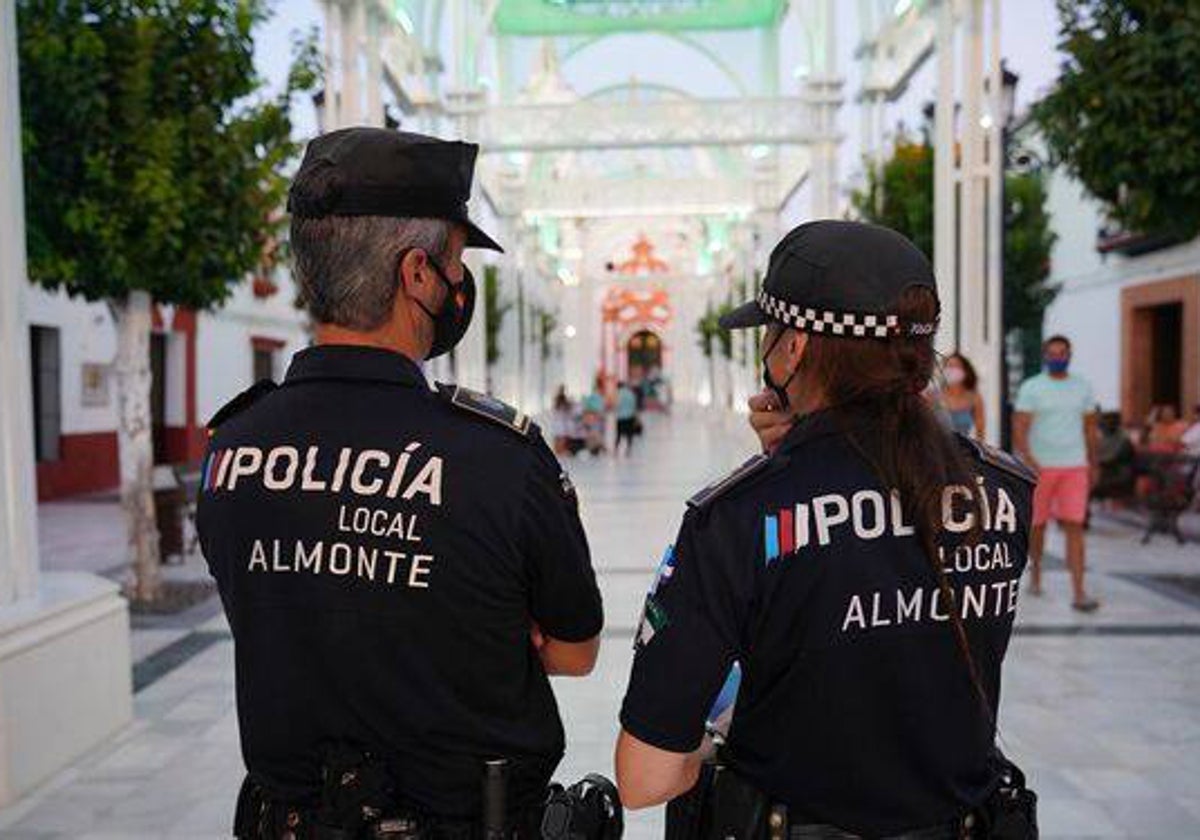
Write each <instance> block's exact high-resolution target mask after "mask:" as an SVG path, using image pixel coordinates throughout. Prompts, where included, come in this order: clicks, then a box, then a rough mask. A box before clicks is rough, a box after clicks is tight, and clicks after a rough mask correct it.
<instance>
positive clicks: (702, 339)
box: [696, 303, 720, 359]
mask: <svg viewBox="0 0 1200 840" xmlns="http://www.w3.org/2000/svg"><path fill="white" fill-rule="evenodd" d="M718 332H720V328H719V327H718V326H717V314H716V313H715V312H714V311H713V307H712V304H711V303H710V304H709V305H708V306H707V307H706V308H705V310H704V314H703V315H701V316H700V318H699V319H698V320H697V321H696V346H697V347H699V348H700V352H701V353H703V354H704V358H706V359H711V358H712V354H713V342H714V341H715V340H716V337H717V333H718Z"/></svg>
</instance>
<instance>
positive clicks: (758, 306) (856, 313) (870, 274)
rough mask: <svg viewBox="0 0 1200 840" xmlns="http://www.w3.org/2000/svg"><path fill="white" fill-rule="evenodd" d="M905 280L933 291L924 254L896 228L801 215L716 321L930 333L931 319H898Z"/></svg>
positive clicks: (875, 333)
mask: <svg viewBox="0 0 1200 840" xmlns="http://www.w3.org/2000/svg"><path fill="white" fill-rule="evenodd" d="M910 286H923V287H926V288H928V289H930V290H931V291H932V292H933V293H934V295H935V296H936V295H937V282H936V281H935V280H934V276H933V268H932V267H931V266H930V265H929V260H927V259H926V258H925V255H924V254H922V253H921V251H920V250H919V249H918V248H917V247H916V246H915V245H913V244H912V243H911V242H909V241H908V240H907V239H906V238H904V237H903V236H901V235H900V234H899V233H897V232H896V231H894V230H891V229H889V228H885V227H880V226H878V225H869V224H864V223H862V222H845V221H836V220H822V221H816V222H807V223H805V224H802V225H800V226H799V227H797V228H795V229H794V230H792V231H790V232H789V233H788V234H787V235H786V236H784V237H783V239H782V240H780V242H779V244H778V245H776V246H775V250H773V251H772V252H771V260H770V263H769V264H768V266H767V276H766V279H765V280H764V281H763V287H762V291H761V292H760V293H759V295H758V297H757V298H756V299H755V300H752V301H749V302H748V303H745V304H743V305H742V306H739V307H738V308H737V309H735V310H733V311H732V312H730V313H729V314H727V315H725V316H724V317H722V318H721V320H720V325H721V326H722V327H724V328H725V329H727V330H736V329H745V328H746V327H758V326H762V325H763V324H768V323H771V322H772V321H778V322H780V323H783V324H787V325H788V326H791V327H795V328H796V329H798V330H803V331H805V332H814V333H822V334H825V335H838V336H846V337H850V338H892V337H895V336H900V335H904V336H913V335H932V334H933V333H934V332H935V331H936V330H937V324H936V323H909V324H902V323H901V322H900V318H899V317H898V316H897V315H896V314H895V312H893V311H890V307H892V306H894V305H895V303H896V302H897V301H898V300H899V298H900V295H901V294H902V293H903V292H904V291H905V290H906V289H908V288H909V287H910Z"/></svg>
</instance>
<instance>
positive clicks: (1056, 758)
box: [0, 416, 1200, 840]
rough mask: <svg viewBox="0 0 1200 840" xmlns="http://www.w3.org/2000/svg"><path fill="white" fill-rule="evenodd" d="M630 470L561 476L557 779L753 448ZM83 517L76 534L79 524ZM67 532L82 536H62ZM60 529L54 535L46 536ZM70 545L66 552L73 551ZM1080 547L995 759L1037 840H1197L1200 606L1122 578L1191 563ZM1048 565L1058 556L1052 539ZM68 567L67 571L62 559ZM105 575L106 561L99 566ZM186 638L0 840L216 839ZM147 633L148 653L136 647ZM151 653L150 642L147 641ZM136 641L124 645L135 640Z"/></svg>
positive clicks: (63, 517)
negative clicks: (103, 734)
mask: <svg viewBox="0 0 1200 840" xmlns="http://www.w3.org/2000/svg"><path fill="white" fill-rule="evenodd" d="M638 443H639V447H638V450H637V451H635V452H634V455H633V457H632V458H630V459H620V460H613V459H609V458H606V459H601V460H591V459H588V458H583V459H576V460H575V461H574V462H571V463H570V464H569V468H570V469H571V472H572V475H573V477H574V479H575V482H576V484H577V485H578V487H579V489H580V496H581V499H582V503H583V513H584V518H585V521H586V525H587V526H588V532H589V534H590V535H591V539H592V547H593V555H594V559H595V563H596V567H597V570H598V573H599V579H600V583H601V587H602V589H603V591H604V596H605V607H606V612H607V620H608V627H607V629H606V631H605V639H604V645H603V647H602V652H601V657H600V661H599V663H598V665H597V668H596V672H595V673H594V675H593V676H592V677H591V678H589V679H586V680H562V679H560V680H556V681H555V687H556V690H557V692H558V697H559V700H560V705H561V707H562V712H563V717H564V720H565V725H566V729H567V732H568V742H569V745H568V752H567V756H566V758H565V760H564V761H563V764H562V767H561V768H560V771H559V778H561V779H576V778H578V777H580V776H581V775H583V774H584V773H586V772H590V771H596V770H599V771H601V772H607V773H611V767H612V763H611V761H612V745H613V742H614V738H615V735H616V727H617V723H616V720H617V711H618V708H619V704H620V699H621V695H622V693H623V691H624V687H625V680H626V676H627V674H628V669H629V663H630V659H631V656H632V651H631V643H632V636H633V628H634V625H635V623H636V621H637V618H638V612H639V608H640V603H641V599H642V595H643V592H644V591H645V588H646V586H647V585H648V583H649V581H650V577H651V575H652V573H653V570H654V568H655V566H656V564H657V560H658V558H659V556H660V555H661V552H662V550H663V548H664V547H665V546H666V545H667V543H669V542H670V541H671V540H672V538H673V536H674V531H675V529H676V528H677V526H678V522H679V517H680V514H681V512H682V500H683V499H684V498H685V497H686V496H688V495H690V494H691V493H692V492H693V491H694V490H696V489H697V488H698V487H700V486H702V485H703V484H705V483H707V481H708V480H709V479H710V478H712V477H714V476H716V475H718V474H719V473H721V472H723V471H725V470H727V469H729V468H730V467H732V466H733V465H735V464H736V463H737V462H739V461H740V460H741V459H742V457H744V456H745V455H746V454H747V453H748V452H749V451H750V450H751V449H752V446H753V441H752V440H751V439H750V438H749V436H748V435H747V433H746V432H745V431H744V430H743V428H742V426H741V423H740V422H739V421H738V420H737V419H736V418H729V419H727V420H723V421H713V420H708V421H700V420H698V419H694V418H688V417H687V416H677V417H673V418H670V419H659V418H650V422H648V423H647V435H646V436H645V437H643V438H642V439H641V440H639V442H638ZM81 517H82V520H81ZM81 521H85V522H89V523H91V524H90V527H91V530H92V531H93V532H94V533H91V534H87V533H86V532H87V531H88V528H83V529H81V528H80V527H79V523H80V522H81ZM69 522H73V523H75V524H74V527H73V533H71V534H61V533H59V532H58V530H57V529H58V528H59V527H61V526H62V525H63V524H65V523H69ZM105 522H109V523H110V524H111V511H109V513H105V512H104V511H103V510H101V509H99V508H98V509H97V510H95V511H91V512H90V513H89V512H88V511H86V510H83V509H76V510H75V511H74V513H73V514H72V512H71V511H68V510H53V511H49V512H48V515H47V516H44V517H43V528H44V533H45V529H49V530H51V531H54V533H53V534H51V535H49V539H47V537H46V536H44V537H43V545H49V546H52V547H59V548H60V549H61V552H62V553H61V554H60V556H59V557H57V558H56V559H53V560H52V561H51V562H53V563H54V564H55V565H57V566H59V567H64V566H65V567H70V566H72V565H75V564H84V563H86V564H87V565H89V566H90V567H92V568H96V569H103V568H106V567H108V566H109V565H111V564H109V563H106V562H104V557H105V556H106V555H104V553H103V551H102V550H98V549H97V546H103V545H104V544H105V541H106V540H108V541H109V543H112V544H113V545H116V546H117V550H118V551H119V543H120V540H119V537H118V538H114V537H113V535H112V533H111V531H107V532H106V531H104V527H107V526H104V525H103V523H105ZM81 530H82V531H83V532H84V533H80V531H81ZM1090 546H1091V550H1092V557H1093V560H1094V563H1093V566H1094V569H1095V573H1094V576H1093V580H1094V583H1095V590H1096V593H1097V594H1098V595H1099V596H1100V597H1101V599H1102V600H1103V601H1104V606H1103V608H1102V609H1101V610H1100V611H1099V613H1097V614H1096V615H1093V616H1079V615H1077V614H1075V613H1073V612H1072V611H1071V610H1070V609H1069V606H1068V603H1067V595H1066V592H1067V580H1066V574H1065V572H1063V571H1062V570H1061V564H1054V563H1051V565H1050V570H1049V573H1048V576H1047V580H1046V584H1047V585H1046V589H1047V593H1048V594H1047V595H1046V596H1044V597H1043V598H1040V599H1033V598H1023V599H1022V603H1021V608H1020V612H1019V616H1020V618H1019V621H1020V630H1019V633H1018V635H1017V636H1016V637H1015V638H1014V641H1013V645H1012V648H1011V650H1010V653H1009V657H1008V663H1007V671H1006V674H1005V688H1004V699H1003V702H1002V704H1001V730H1002V733H1003V738H1004V744H1005V746H1006V749H1007V750H1008V751H1009V752H1010V754H1012V755H1013V756H1014V757H1015V758H1016V759H1017V760H1018V761H1019V762H1021V763H1022V764H1023V765H1024V766H1025V769H1026V771H1027V772H1028V773H1029V775H1030V776H1031V780H1032V784H1033V786H1034V787H1035V788H1036V789H1037V790H1038V792H1039V794H1040V796H1041V822H1042V830H1043V836H1045V837H1048V838H1067V837H1138V838H1143V837H1144V838H1151V837H1153V838H1184V837H1187V838H1191V837H1200V605H1198V604H1197V603H1195V602H1189V601H1187V600H1186V599H1181V598H1169V597H1165V596H1164V595H1162V594H1159V593H1157V592H1155V591H1152V590H1151V589H1149V588H1147V587H1145V586H1143V585H1141V584H1140V583H1138V582H1137V581H1136V580H1135V579H1133V578H1131V576H1136V575H1142V574H1145V573H1151V572H1172V573H1190V574H1200V549H1198V548H1197V546H1196V545H1195V544H1192V545H1190V546H1187V547H1184V548H1178V547H1176V546H1175V545H1174V544H1173V543H1171V542H1168V541H1166V540H1165V539H1162V538H1158V539H1156V540H1155V541H1154V542H1153V543H1152V544H1151V545H1150V546H1149V547H1148V548H1142V547H1141V546H1140V545H1138V543H1137V534H1136V533H1135V532H1134V531H1133V530H1132V529H1130V528H1129V527H1127V526H1124V525H1119V524H1115V523H1113V522H1110V521H1107V520H1105V521H1098V522H1097V523H1096V525H1095V527H1094V529H1093V532H1092V535H1091V539H1090ZM1050 550H1051V551H1052V552H1059V553H1061V546H1060V545H1059V544H1058V543H1057V542H1056V538H1052V539H1051V543H1050ZM72 553H73V555H74V556H73V558H72V557H71V556H69V555H71V554H72ZM117 560H119V557H117V556H114V557H113V558H112V561H113V564H115V563H116V561H117ZM193 614H194V615H199V616H201V620H200V621H199V623H197V624H195V625H193V626H190V627H176V628H171V629H170V631H169V632H168V631H167V630H164V629H163V628H162V627H161V626H157V627H154V628H149V629H138V628H137V626H136V623H135V632H134V636H135V639H134V641H135V649H136V650H139V651H141V653H142V654H143V655H146V654H148V653H151V652H154V651H161V650H162V649H163V646H164V645H169V642H171V641H174V642H179V641H180V640H181V639H182V641H183V642H187V643H189V645H188V653H193V652H194V655H191V657H190V658H188V659H186V661H185V662H184V663H183V664H182V665H180V666H179V667H176V668H174V670H170V671H169V672H167V673H165V675H163V676H161V678H157V679H155V678H154V677H151V678H150V679H151V680H152V681H150V682H149V683H148V685H146V687H145V688H144V689H143V690H141V691H140V692H139V693H138V694H137V696H136V698H135V714H136V722H135V723H134V724H133V725H132V726H131V727H129V728H128V729H127V730H126V731H125V732H123V733H121V734H120V735H119V736H117V737H116V738H114V739H113V740H112V741H111V742H110V743H108V744H106V745H104V746H102V747H101V748H99V749H97V750H96V751H95V752H94V753H93V754H91V755H89V756H86V757H85V758H84V759H82V760H81V761H79V762H77V763H76V765H75V766H73V767H71V768H69V769H68V770H66V771H64V772H62V773H60V774H59V775H58V776H57V777H56V778H55V779H53V780H51V781H50V782H49V783H47V784H46V785H44V786H43V787H42V788H41V789H39V790H38V791H36V792H35V793H34V794H32V795H30V796H28V797H26V798H25V799H24V800H22V801H21V802H18V803H17V804H15V805H13V806H11V807H9V808H8V809H5V810H0V837H3V838H6V840H35V839H36V840H51V838H54V839H55V840H57V838H78V840H117V838H120V839H121V840H141V839H142V838H146V839H147V840H148V839H149V838H166V837H170V838H181V839H182V840H190V839H191V838H217V837H223V836H228V826H229V820H230V815H231V811H232V805H233V800H234V795H235V793H236V790H237V786H238V784H239V782H240V779H241V774H242V765H241V757H240V754H239V751H238V741H237V718H236V713H235V709H234V704H233V663H232V659H233V656H232V654H233V650H232V643H231V642H230V641H229V638H228V628H227V626H226V625H225V623H224V620H223V618H222V617H220V616H216V617H211V618H209V617H204V616H203V613H193ZM147 633H158V634H159V635H158V636H148V635H146V634H147ZM164 633H166V634H167V635H163V634H164ZM139 635H141V636H142V638H141V639H139ZM626 836H627V837H630V838H632V840H642V838H653V837H659V836H661V811H660V810H659V809H655V810H654V811H652V812H650V813H645V812H643V813H639V814H635V815H632V816H631V818H630V819H629V829H628V831H627V833H626Z"/></svg>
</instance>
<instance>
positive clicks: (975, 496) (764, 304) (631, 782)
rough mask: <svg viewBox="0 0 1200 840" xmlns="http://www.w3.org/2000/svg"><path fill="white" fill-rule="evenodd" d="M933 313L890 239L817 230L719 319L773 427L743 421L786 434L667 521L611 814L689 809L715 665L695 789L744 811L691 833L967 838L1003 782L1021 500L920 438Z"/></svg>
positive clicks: (1009, 484) (905, 245)
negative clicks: (763, 394) (747, 355)
mask: <svg viewBox="0 0 1200 840" xmlns="http://www.w3.org/2000/svg"><path fill="white" fill-rule="evenodd" d="M938 312H939V305H938V300H937V288H936V285H935V282H934V277H933V274H932V271H931V269H930V266H929V264H928V262H927V261H926V259H925V258H924V256H923V255H922V254H921V253H920V252H919V251H918V250H917V249H916V248H915V247H913V245H912V244H911V243H910V242H908V240H906V239H904V238H903V237H902V236H900V235H899V234H897V233H895V232H893V231H890V230H887V229H885V228H880V227H875V226H870V225H865V224H859V223H853V222H843V221H820V222H813V223H809V224H805V225H802V226H800V227H798V228H796V229H795V230H793V231H791V232H790V233H789V234H787V236H785V237H784V238H783V240H782V241H781V242H780V243H779V244H778V246H777V247H776V248H775V249H774V251H773V253H772V255H771V259H770V264H769V268H768V272H767V276H766V279H765V283H764V287H763V290H762V292H761V294H760V295H759V296H758V298H757V299H756V300H754V301H752V302H750V303H747V304H745V305H744V306H742V307H740V308H739V309H737V310H735V311H734V312H732V313H731V314H730V315H728V316H727V317H726V318H725V319H724V320H723V322H722V325H723V326H724V327H726V328H733V329H737V328H747V327H755V326H760V325H765V326H766V331H765V335H764V337H763V345H762V346H763V348H764V356H763V378H764V380H765V382H766V385H767V394H768V395H769V398H770V401H771V402H773V403H774V405H773V408H774V409H775V416H777V417H779V418H781V420H779V421H774V422H763V419H762V414H763V412H761V411H760V412H759V416H758V417H756V424H757V425H758V427H759V428H760V430H762V431H763V433H764V437H765V438H766V439H770V438H771V433H770V427H771V426H779V425H781V424H782V425H785V426H786V427H787V428H788V430H787V432H786V435H785V436H784V437H783V439H782V441H779V442H778V443H777V445H776V446H774V447H773V451H771V452H770V453H769V454H764V455H760V456H757V457H755V458H753V459H752V460H750V461H749V462H747V464H746V465H745V466H743V467H742V468H740V469H739V470H737V471H736V472H734V473H733V474H732V475H730V476H728V477H726V478H725V479H723V480H722V481H720V482H718V483H717V484H715V485H713V486H711V487H709V488H707V489H705V490H704V491H702V492H700V493H699V494H697V495H696V496H695V497H693V498H692V499H690V500H689V502H688V509H687V512H686V513H685V515H684V518H683V524H682V526H681V528H680V530H679V535H678V538H677V540H676V542H675V544H674V546H673V548H672V550H671V552H669V553H668V556H667V558H666V560H665V561H664V564H663V568H662V569H661V570H660V572H659V576H658V580H657V581H656V584H655V588H654V591H653V592H652V594H651V595H650V597H649V598H648V599H647V603H646V610H645V614H644V617H643V619H642V625H641V627H640V629H639V631H638V636H637V639H638V640H637V648H638V651H637V654H636V658H635V661H634V665H633V672H632V675H631V678H630V682H629V688H628V692H627V694H626V696H625V701H624V706H623V709H622V712H621V724H622V729H623V731H622V733H621V736H620V741H619V744H618V747H617V756H616V760H617V778H618V784H619V786H620V789H621V796H622V799H623V800H624V801H625V803H626V805H627V806H630V807H645V806H649V805H654V804H658V803H662V802H665V801H667V800H669V799H672V798H673V797H677V796H679V795H680V794H682V793H684V792H685V791H688V790H689V789H692V788H693V786H694V785H695V784H696V782H697V779H698V778H699V777H700V776H701V770H702V763H703V761H704V759H705V758H706V750H705V746H706V744H705V741H704V736H705V728H706V718H707V717H708V712H709V709H710V706H711V704H712V703H713V700H714V698H715V697H716V696H717V695H718V692H719V691H720V689H721V688H722V685H723V683H724V682H725V680H726V677H727V674H728V673H729V672H730V670H731V667H732V666H734V664H735V663H736V664H737V665H738V667H739V669H740V673H741V686H740V692H739V695H738V697H737V701H736V707H735V709H734V712H733V717H732V723H731V727H730V729H729V731H728V733H727V735H726V741H725V744H724V746H723V747H722V749H721V753H720V756H719V757H720V761H721V765H722V768H723V769H722V770H721V772H720V773H719V774H716V776H715V777H716V778H717V779H718V780H719V779H721V778H724V779H726V780H727V781H728V780H729V779H733V780H735V781H734V782H728V783H729V784H738V785H740V786H741V789H740V790H737V791H736V792H735V793H734V794H733V795H725V794H722V795H720V796H716V800H717V801H718V802H720V801H724V802H726V803H729V802H737V803H742V805H743V806H744V809H748V812H753V813H746V814H742V815H738V814H733V815H730V814H728V813H719V814H716V815H712V814H709V815H707V816H704V817H702V819H701V823H703V824H706V825H708V826H709V828H710V830H711V834H710V835H709V836H734V837H751V836H768V834H767V831H766V827H764V826H762V825H761V820H763V819H767V818H768V815H769V818H770V826H769V827H770V835H769V836H772V837H785V836H789V832H790V836H792V837H837V838H852V837H921V838H940V837H960V836H966V835H967V834H969V832H970V831H971V830H972V827H973V826H974V827H976V828H978V827H979V826H980V825H981V824H980V823H979V822H977V819H982V818H983V816H984V813H983V812H984V811H986V810H987V802H988V801H989V797H990V795H991V794H992V793H993V791H995V790H996V789H997V786H998V785H999V783H1000V781H1001V778H1002V776H1005V774H1006V773H1007V767H1006V766H1005V765H1002V764H1001V763H1000V761H999V759H998V758H997V757H996V756H995V755H994V754H993V741H994V735H995V724H994V715H995V709H996V705H997V702H998V698H999V689H1000V666H1001V661H1002V659H1003V657H1004V653H1005V649H1006V647H1007V645H1008V640H1009V635H1010V633H1011V631H1012V623H1013V614H1014V610H1015V609H1016V605H1017V593H1018V581H1019V579H1020V576H1021V571H1022V569H1023V567H1024V565H1025V556H1026V546H1027V540H1028V529H1029V516H1030V498H1031V490H1032V486H1033V483H1034V480H1035V479H1034V476H1033V475H1032V474H1031V473H1030V471H1029V470H1028V469H1027V468H1026V467H1025V466H1024V465H1023V464H1022V463H1021V462H1019V461H1017V460H1016V459H1015V458H1013V457H1011V456H1009V455H1007V454H1005V453H1003V452H1000V451H997V450H993V449H989V448H987V447H984V446H982V445H978V444H975V443H973V442H972V441H970V440H968V439H966V438H962V437H959V438H955V437H954V436H952V435H951V434H950V433H949V432H946V431H944V430H943V428H942V427H941V426H940V424H939V423H938V421H937V420H936V419H935V417H934V415H933V414H932V413H931V411H930V408H929V406H928V405H927V404H926V402H925V401H924V400H923V398H922V396H921V393H922V391H923V390H924V389H925V387H926V385H927V384H928V382H929V380H930V377H931V375H932V374H933V370H934V364H935V353H934V349H933V338H934V333H935V331H936V328H937V321H938ZM757 407H759V408H763V406H761V405H759V406H757ZM704 775H705V779H706V780H708V779H710V778H711V777H712V774H710V773H709V772H708V771H707V770H705V774H704ZM1005 778H1007V776H1005ZM1006 784H1011V783H1010V782H1006ZM747 790H748V791H750V792H751V793H747V792H746V791H747ZM708 798H709V800H710V801H711V800H712V799H713V797H712V796H709V797H708ZM747 803H752V804H753V803H756V804H754V805H753V807H751V806H750V805H749V804H747ZM741 819H745V820H750V821H751V823H752V825H750V826H749V827H744V830H743V829H739V828H737V827H736V826H738V825H740V823H739V822H738V821H739V820H741ZM714 820H716V821H718V822H721V828H720V829H719V830H712V824H713V821H714ZM756 820H757V821H758V822H757V823H756V822H754V821H756ZM781 826H782V827H786V828H785V830H781ZM760 829H761V830H762V833H761V834H756V833H755V832H757V831H759V830H760Z"/></svg>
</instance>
